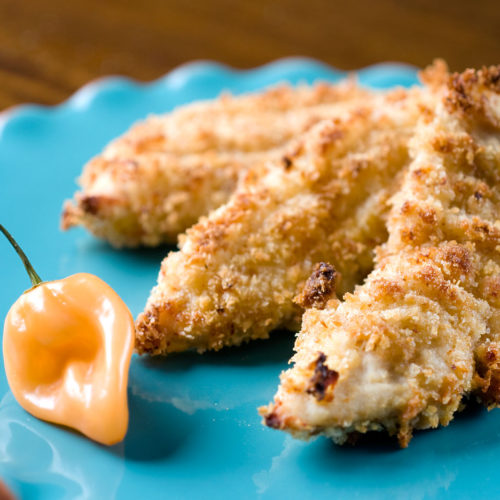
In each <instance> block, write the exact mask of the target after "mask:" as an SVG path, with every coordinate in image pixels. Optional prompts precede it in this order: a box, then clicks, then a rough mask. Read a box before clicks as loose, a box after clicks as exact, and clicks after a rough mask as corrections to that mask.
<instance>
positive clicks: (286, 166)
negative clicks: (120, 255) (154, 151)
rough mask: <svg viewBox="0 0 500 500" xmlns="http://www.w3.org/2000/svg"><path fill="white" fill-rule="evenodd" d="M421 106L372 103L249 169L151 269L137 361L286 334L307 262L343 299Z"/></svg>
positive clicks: (415, 93)
mask: <svg viewBox="0 0 500 500" xmlns="http://www.w3.org/2000/svg"><path fill="white" fill-rule="evenodd" d="M427 99H431V96H430V95H428V94H427V92H424V91H422V90H420V89H413V90H410V91H404V90H396V91H394V92H390V93H388V94H387V95H372V96H371V97H369V98H367V99H365V101H364V102H363V104H362V105H359V106H358V107H355V108H353V109H352V110H351V111H350V112H348V113H346V114H345V115H343V116H338V117H335V118H332V119H329V120H325V121H323V122H320V123H319V124H317V125H316V126H315V127H314V128H313V129H311V130H310V131H309V132H308V133H306V134H305V135H304V136H302V137H299V138H298V139H297V140H296V141H295V142H294V143H293V144H291V145H290V146H289V147H288V148H287V150H286V153H285V156H286V158H288V160H287V161H286V162H285V163H284V162H283V159H282V157H281V156H280V158H278V159H277V160H276V161H274V162H267V163H266V164H265V165H261V166H259V167H258V168H254V169H252V170H251V171H250V172H249V174H248V175H247V178H246V179H245V181H244V182H243V183H242V184H241V185H240V187H239V188H238V189H237V191H236V192H235V193H234V195H233V196H232V197H231V199H230V200H229V202H228V203H227V204H226V205H224V206H223V207H221V208H219V209H218V210H216V211H214V212H212V213H211V214H210V215H209V216H208V217H207V218H202V219H201V220H200V222H199V223H198V224H196V225H195V226H193V227H192V228H191V229H189V230H188V231H187V233H186V235H185V236H183V237H182V238H181V240H180V244H181V250H180V251H179V252H174V253H171V254H170V255H169V256H168V257H167V258H166V259H165V260H164V261H163V263H162V268H161V271H160V275H159V277H158V285H157V287H156V288H155V289H153V291H152V293H151V296H150V298H149V300H148V303H147V305H146V308H145V310H144V313H143V314H141V315H140V316H139V317H138V320H137V343H136V346H137V350H138V351H139V352H141V353H150V354H167V353H169V352H175V351H180V350H184V349H186V348H188V347H190V348H192V349H197V350H199V351H204V350H206V349H220V348H221V347H223V346H224V345H238V344H240V343H241V342H243V341H247V340H250V339H255V338H266V337H267V336H268V335H269V332H270V331H271V330H273V329H275V328H279V327H285V328H286V327H292V328H293V327H296V326H297V324H298V321H299V320H300V316H301V314H302V311H301V309H300V308H299V307H298V305H296V304H294V302H293V298H294V297H296V296H297V294H298V293H299V292H300V291H301V290H302V289H303V287H304V284H305V283H306V281H307V279H308V278H309V276H310V275H311V272H312V270H313V269H314V266H315V264H316V263H317V262H321V261H325V262H329V263H330V264H331V265H332V266H333V267H334V268H335V270H337V271H338V273H339V276H341V277H342V279H341V280H340V281H339V282H338V283H336V287H337V289H338V292H339V293H340V294H343V293H344V292H345V291H348V290H352V289H353V288H354V285H355V284H356V283H359V282H360V281H361V280H362V279H363V277H364V276H365V275H366V273H367V272H369V270H370V269H371V268H372V266H373V248H374V247H375V246H376V245H377V244H379V243H381V242H382V241H384V239H385V237H386V232H385V225H384V217H385V214H386V210H387V200H388V199H389V197H390V195H391V193H392V192H393V191H394V190H395V189H396V188H397V185H398V179H399V177H398V175H400V174H399V173H400V172H401V170H402V169H403V168H404V166H405V165H406V164H407V161H408V156H407V151H408V150H407V145H408V140H409V138H410V137H411V135H412V133H413V129H414V126H415V123H416V120H417V117H418V116H419V114H420V107H421V105H423V104H425V102H426V100H427Z"/></svg>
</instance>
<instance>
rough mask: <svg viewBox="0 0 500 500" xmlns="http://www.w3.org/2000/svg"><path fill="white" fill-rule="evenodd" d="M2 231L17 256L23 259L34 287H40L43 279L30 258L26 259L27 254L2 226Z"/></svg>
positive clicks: (0, 226) (0, 229) (0, 227)
mask: <svg viewBox="0 0 500 500" xmlns="http://www.w3.org/2000/svg"><path fill="white" fill-rule="evenodd" d="M0 231H2V233H3V234H4V235H5V237H6V238H7V239H8V240H9V242H10V244H11V245H12V246H13V247H14V250H15V251H16V252H17V255H19V257H21V260H22V261H23V264H24V267H25V269H26V272H27V273H28V276H29V277H30V280H31V284H32V285H33V286H36V285H39V284H40V283H41V282H42V279H41V278H40V276H38V274H37V272H36V271H35V269H34V268H33V266H32V265H31V262H30V261H29V259H28V257H26V254H25V253H24V252H23V251H22V249H21V247H20V246H19V245H18V244H17V241H16V240H15V239H14V238H13V237H12V235H11V234H10V233H9V231H7V229H5V228H4V227H3V226H2V224H0Z"/></svg>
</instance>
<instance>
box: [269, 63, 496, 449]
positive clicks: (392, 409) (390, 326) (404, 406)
mask: <svg viewBox="0 0 500 500" xmlns="http://www.w3.org/2000/svg"><path fill="white" fill-rule="evenodd" d="M498 74H499V68H498V67H496V68H489V69H483V70H480V71H478V72H473V71H471V70H469V71H466V72H465V73H463V74H462V75H458V76H455V77H453V79H452V80H451V81H450V83H449V87H448V90H447V91H446V93H445V96H444V99H443V105H442V106H438V107H437V109H436V111H435V113H433V115H434V117H433V118H432V120H430V121H429V115H428V113H426V114H425V115H424V116H422V119H421V123H420V126H419V127H418V128H417V133H416V136H415V138H414V139H413V140H412V147H411V151H412V158H413V161H412V164H411V166H410V168H409V170H408V172H407V173H406V175H405V178H404V181H403V183H402V187H401V189H400V190H399V191H398V192H397V193H396V194H395V195H394V197H393V199H392V202H391V204H392V209H391V213H390V215H389V217H388V232H389V238H388V241H387V243H385V244H384V245H382V246H381V247H380V248H379V249H378V250H377V265H376V267H375V269H374V270H373V271H372V272H371V274H370V275H369V276H368V278H367V279H366V281H365V283H364V284H363V285H362V286H360V287H358V288H357V289H356V291H355V292H354V294H347V295H346V296H345V297H344V301H343V302H340V303H334V304H328V306H327V307H326V308H324V309H322V310H319V309H315V308H312V309H309V310H308V311H306V313H305V315H304V317H303V325H302V330H301V333H300V334H299V336H298V338H297V342H296V354H295V356H294V358H293V361H294V366H293V368H291V369H290V370H288V371H286V372H284V373H283V374H282V376H281V385H280V387H279V389H278V392H277V394H276V396H275V400H274V403H272V404H271V405H269V406H268V407H267V408H261V409H260V413H261V415H263V416H264V421H265V423H268V420H269V419H270V423H271V424H272V426H273V427H275V428H279V429H282V430H285V431H287V432H290V433H292V434H293V435H295V436H297V437H301V438H307V437H310V436H313V435H316V434H318V433H322V434H326V435H327V436H330V437H332V438H333V439H335V440H336V441H337V442H344V441H345V440H346V439H347V436H348V435H350V434H351V433H353V432H357V433H364V432H367V431H369V430H382V429H385V430H386V431H387V432H389V433H390V434H396V435H397V436H398V439H399V442H400V445H401V446H402V447H405V446H407V445H408V442H409V440H410V439H411V436H412V432H413V430H414V429H422V428H429V427H437V426H438V425H447V424H448V423H449V422H450V420H451V419H452V418H453V415H454V413H455V412H456V411H457V410H458V409H459V408H460V406H461V404H462V399H463V398H464V397H465V396H468V395H471V394H472V395H476V396H477V397H478V398H479V399H481V400H482V401H483V402H484V403H485V404H486V405H487V406H489V407H492V406H497V405H498V404H499V403H500V397H499V395H500V361H499V359H500V358H499V356H500V300H499V290H500V254H499V249H500V232H499V224H498V220H499V219H500V217H499V216H500V187H499V186H500V183H499V182H498V180H499V179H498V176H499V172H500V127H499V126H498V125H497V123H498V119H499V118H500V99H499V97H500V87H498V86H497V82H498V76H497V75H498ZM457 89H458V90H459V92H458V90H457ZM457 92H458V94H457ZM471 110H472V111H471ZM485 123H487V127H486V128H485ZM318 351H320V352H322V353H324V355H325V358H324V363H325V364H326V365H327V366H328V369H329V370H332V371H335V372H337V373H338V378H337V380H336V384H335V387H334V392H333V394H332V398H331V400H330V402H328V403H327V404H325V402H323V401H318V400H317V399H316V398H314V397H313V396H311V394H310V392H309V385H310V380H311V376H313V373H314V368H313V367H314V360H315V359H316V357H317V353H318Z"/></svg>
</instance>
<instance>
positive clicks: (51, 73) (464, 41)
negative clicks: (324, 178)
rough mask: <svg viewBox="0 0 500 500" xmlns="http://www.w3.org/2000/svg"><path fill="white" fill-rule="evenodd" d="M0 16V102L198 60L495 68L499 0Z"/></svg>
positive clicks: (50, 5) (188, 6)
mask: <svg viewBox="0 0 500 500" xmlns="http://www.w3.org/2000/svg"><path fill="white" fill-rule="evenodd" d="M0 19H1V22H0V109H4V108H6V107H9V106H11V105H14V104H18V103H22V102H37V103H44V104H54V103H57V102H59V101H61V100H63V99H65V98H66V97H68V96H69V95H70V94H71V93H72V92H74V91H75V90H76V89H77V88H78V87H80V86H81V85H83V84H84V83H86V82H88V81H89V80H92V79H94V78H96V77H99V76H102V75H109V74H122V75H128V76H131V77H134V78H138V79H140V80H150V79H153V78H157V77H158V76H160V75H162V74H164V73H166V72H167V71H169V70H170V69H172V68H174V67H175V66H177V65H179V64H181V63H184V62H186V61H191V60H195V59H214V60H217V61H221V62H224V63H227V64H230V65H232V66H236V67H241V68H247V67H252V66H256V65H260V64H263V63H265V62H268V61H271V60H273V59H276V58H279V57H284V56H291V55H304V56H312V57H315V58H318V59H321V60H323V61H325V62H327V63H330V64H332V65H334V66H337V67H340V68H344V69H352V68H358V67H361V66H365V65H368V64H372V63H376V62H379V61H387V60H392V61H405V62H409V63H412V64H415V65H417V66H424V65H426V64H428V63H429V62H430V61H431V60H432V59H433V58H435V57H437V56H439V57H444V58H445V59H446V60H447V61H448V63H449V65H450V67H451V68H452V69H456V70H459V69H463V68H465V67H467V66H480V65H483V64H495V63H500V3H499V1H498V0H494V1H493V0H491V1H476V2H475V1H460V0H455V1H438V0H420V1H417V0H412V1H409V0H408V1H405V0H400V1H396V0H350V1H349V0H347V1H342V2H340V1H327V0H288V1H285V0H276V1H265V0H253V1H250V0H248V1H238V0H213V1H210V0H205V1H201V0H168V1H162V0H141V1H137V0H135V1H118V0H46V1H42V0H0Z"/></svg>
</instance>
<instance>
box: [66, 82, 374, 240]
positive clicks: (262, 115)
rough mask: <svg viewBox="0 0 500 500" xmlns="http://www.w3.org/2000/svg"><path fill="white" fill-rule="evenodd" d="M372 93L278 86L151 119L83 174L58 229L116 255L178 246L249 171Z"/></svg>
mask: <svg viewBox="0 0 500 500" xmlns="http://www.w3.org/2000/svg"><path fill="white" fill-rule="evenodd" d="M372 93H373V92H372V91H369V90H365V89H362V88H360V87H359V86H357V85H356V84H355V83H354V82H353V81H347V82H344V83H341V84H336V85H333V84H318V85H315V86H313V87H305V86H304V87H299V88H292V87H289V86H281V87H278V88H274V89H271V90H268V91H266V92H263V93H261V94H255V95H249V96H244V97H231V96H228V95H224V96H222V97H220V98H219V99H217V100H215V101H210V102H202V103H196V104H192V105H189V106H184V107H182V108H179V109H178V110H176V111H174V112H173V113H170V114H167V115H164V116H153V117H150V118H148V119H147V120H146V121H144V122H142V123H138V124H137V125H135V126H133V127H132V129H131V130H129V131H128V132H127V133H125V134H124V135H123V136H122V137H120V138H119V139H117V140H115V141H114V142H112V143H111V144H110V145H109V146H108V147H107V148H106V149H105V150H104V151H103V153H102V154H100V155H99V156H97V157H95V158H94V159H93V160H91V161H90V162H89V163H88V164H87V165H86V167H85V168H84V171H83V174H82V176H81V177H80V180H79V182H80V185H81V191H80V192H77V193H76V194H75V197H74V201H72V202H69V201H68V202H66V203H65V205H64V210H63V216H62V227H63V229H68V228H70V227H72V226H75V225H82V226H84V227H86V228H87V229H88V230H89V231H90V232H92V233H93V234H94V235H96V236H98V237H100V238H104V239H106V240H108V241H109V242H110V243H111V244H113V245H114V246H116V247H122V246H128V247H134V246H137V245H148V246H154V245H159V244H161V243H175V242H176V239H177V235H178V234H179V233H181V232H183V231H185V230H186V229H187V228H188V227H190V226H191V225H193V224H194V223H195V222H196V221H197V220H198V219H199V217H200V216H202V215H205V214H207V213H208V212H210V211H211V210H212V209H215V208H217V207H219V206H220V205H222V204H223V203H225V202H226V201H227V200H228V198H229V196H230V195H231V193H232V192H233V191H234V189H235V187H236V184H237V182H238V179H239V178H240V176H241V175H242V173H244V172H245V171H246V170H247V169H248V168H249V167H250V166H251V165H254V164H256V163H259V162H263V161H266V160H269V159H271V158H274V157H278V156H279V154H280V151H281V149H282V148H283V147H284V145H285V144H286V143H287V142H288V141H289V140H290V139H291V138H292V137H295V136H296V135H297V134H300V133H301V132H304V131H305V130H307V129H309V128H310V127H311V126H312V125H314V124H315V123H317V122H318V121H319V120H321V119H323V118H325V117H329V116H336V115H338V114H339V113H342V112H343V111H344V110H346V109H349V108H350V107H352V106H353V105H355V104H359V102H360V101H362V100H364V99H365V98H366V97H367V96H368V95H371V94H372Z"/></svg>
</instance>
